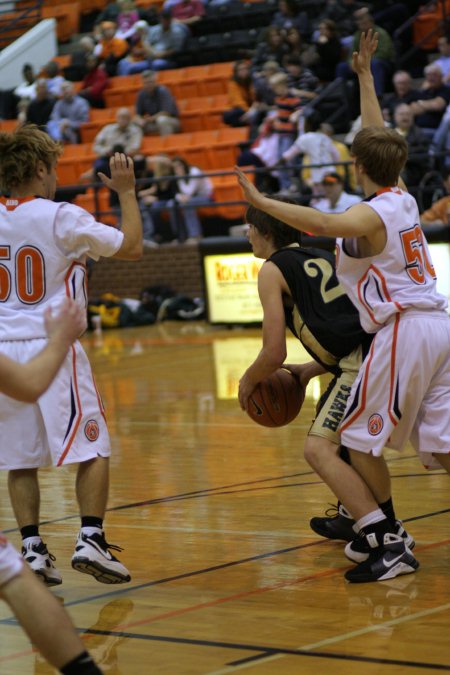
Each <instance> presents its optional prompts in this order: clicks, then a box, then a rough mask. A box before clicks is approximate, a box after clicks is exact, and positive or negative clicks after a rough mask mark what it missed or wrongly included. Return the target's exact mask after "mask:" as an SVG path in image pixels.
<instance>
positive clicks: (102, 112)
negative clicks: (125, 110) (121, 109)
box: [90, 108, 117, 124]
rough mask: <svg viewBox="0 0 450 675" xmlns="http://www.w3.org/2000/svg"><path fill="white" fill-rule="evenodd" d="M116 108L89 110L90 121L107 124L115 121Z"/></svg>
mask: <svg viewBox="0 0 450 675" xmlns="http://www.w3.org/2000/svg"><path fill="white" fill-rule="evenodd" d="M116 112H117V108H91V110H90V121H91V122H103V124H108V123H109V122H114V120H115V119H116Z"/></svg>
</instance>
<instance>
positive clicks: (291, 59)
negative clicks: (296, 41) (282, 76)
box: [284, 55, 320, 105]
mask: <svg viewBox="0 0 450 675" xmlns="http://www.w3.org/2000/svg"><path fill="white" fill-rule="evenodd" d="M284 68H285V70H286V72H287V74H288V86H289V88H290V89H291V91H292V92H293V93H294V94H295V95H296V96H298V97H299V98H300V102H301V105H304V104H305V103H308V101H311V100H312V99H313V98H315V97H316V96H317V91H318V89H319V86H320V82H319V80H318V78H317V77H316V76H315V75H314V73H312V72H311V70H309V68H305V66H304V65H303V64H302V62H301V59H300V58H299V57H298V56H296V55H293V56H291V55H288V56H286V58H285V59H284Z"/></svg>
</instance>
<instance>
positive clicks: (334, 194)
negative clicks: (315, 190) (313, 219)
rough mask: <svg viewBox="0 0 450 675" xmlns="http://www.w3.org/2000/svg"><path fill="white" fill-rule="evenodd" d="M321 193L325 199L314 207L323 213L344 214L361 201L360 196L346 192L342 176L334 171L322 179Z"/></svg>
mask: <svg viewBox="0 0 450 675" xmlns="http://www.w3.org/2000/svg"><path fill="white" fill-rule="evenodd" d="M321 191H322V193H323V197H322V198H321V199H318V200H317V201H315V202H314V203H313V204H312V205H313V206H314V208H315V209H317V210H318V211H323V213H343V212H344V211H346V210H347V209H348V208H349V207H350V206H354V204H358V203H359V202H360V201H361V197H358V195H351V194H349V193H348V192H345V191H344V181H343V179H342V176H340V175H339V174H338V173H336V172H333V171H331V172H327V173H325V174H324V176H323V177H322V183H321Z"/></svg>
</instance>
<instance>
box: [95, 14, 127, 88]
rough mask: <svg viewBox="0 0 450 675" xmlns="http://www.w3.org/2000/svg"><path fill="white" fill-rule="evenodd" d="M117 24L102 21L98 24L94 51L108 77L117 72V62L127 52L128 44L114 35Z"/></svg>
mask: <svg viewBox="0 0 450 675" xmlns="http://www.w3.org/2000/svg"><path fill="white" fill-rule="evenodd" d="M116 29H117V24H116V23H114V22H113V21H104V22H103V23H102V24H100V40H99V43H98V44H97V45H96V47H95V50H94V53H95V55H96V56H98V57H99V58H100V60H101V61H102V62H103V64H104V66H105V70H106V72H107V73H108V75H109V76H110V77H113V76H114V75H116V73H117V64H118V63H119V61H120V60H121V59H123V58H124V56H125V55H126V54H127V53H128V50H129V44H128V42H127V41H126V40H124V39H123V38H119V37H115V33H116Z"/></svg>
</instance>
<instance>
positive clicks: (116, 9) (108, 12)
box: [94, 2, 158, 39]
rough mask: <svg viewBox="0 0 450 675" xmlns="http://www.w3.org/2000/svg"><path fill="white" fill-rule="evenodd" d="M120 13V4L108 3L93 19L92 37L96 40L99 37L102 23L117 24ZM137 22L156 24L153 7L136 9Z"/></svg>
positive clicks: (155, 14)
mask: <svg viewBox="0 0 450 675" xmlns="http://www.w3.org/2000/svg"><path fill="white" fill-rule="evenodd" d="M120 11H121V7H120V4H119V3H118V2H109V3H108V4H107V5H106V7H105V8H104V9H103V10H102V11H101V12H100V14H99V15H98V16H97V18H96V19H95V25H94V37H96V39H98V38H99V37H100V30H101V29H100V27H101V24H102V23H103V22H104V21H114V23H117V17H118V16H119V13H120ZM137 11H138V15H139V19H138V20H143V21H146V22H147V23H156V21H157V20H158V19H157V13H156V10H155V9H154V7H151V6H148V7H139V8H138V10H137Z"/></svg>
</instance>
